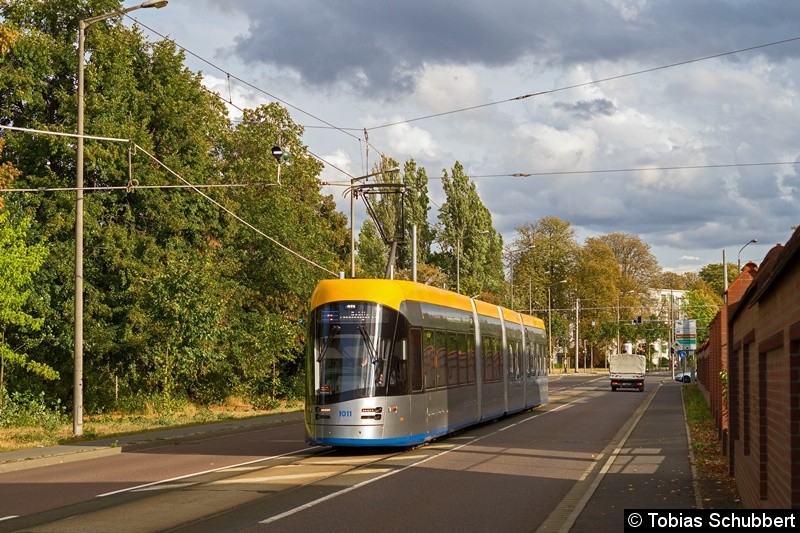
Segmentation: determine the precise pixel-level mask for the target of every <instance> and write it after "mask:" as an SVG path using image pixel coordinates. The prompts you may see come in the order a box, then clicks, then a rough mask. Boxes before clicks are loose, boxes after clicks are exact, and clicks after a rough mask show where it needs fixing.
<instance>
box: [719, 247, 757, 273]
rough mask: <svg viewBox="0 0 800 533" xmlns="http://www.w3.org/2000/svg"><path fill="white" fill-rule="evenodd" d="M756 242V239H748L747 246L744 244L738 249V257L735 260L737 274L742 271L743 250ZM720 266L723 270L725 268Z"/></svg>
mask: <svg viewBox="0 0 800 533" xmlns="http://www.w3.org/2000/svg"><path fill="white" fill-rule="evenodd" d="M757 242H758V239H750V242H748V243H747V244H745V245H744V246H742V247H741V248H739V255H738V257H737V259H738V260H737V265H738V269H739V272H741V271H742V250H744V249H745V248H747V247H748V246H750V245H751V244H753V243H757ZM722 266H723V268H724V267H725V265H722Z"/></svg>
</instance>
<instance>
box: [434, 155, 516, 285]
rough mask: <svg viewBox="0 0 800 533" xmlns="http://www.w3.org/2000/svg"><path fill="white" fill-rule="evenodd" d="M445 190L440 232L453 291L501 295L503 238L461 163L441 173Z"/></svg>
mask: <svg viewBox="0 0 800 533" xmlns="http://www.w3.org/2000/svg"><path fill="white" fill-rule="evenodd" d="M442 189H443V190H444V193H445V195H446V197H447V200H446V201H445V202H444V204H442V206H441V208H440V209H439V227H438V231H437V233H438V240H439V242H440V243H441V245H442V249H443V250H444V249H445V247H447V248H449V250H448V251H447V252H446V253H445V252H443V254H442V257H441V258H440V266H443V267H445V269H446V271H447V272H448V274H449V278H450V283H451V288H452V289H456V288H460V291H461V293H462V294H470V295H472V294H482V293H491V294H494V295H496V296H500V295H502V294H503V293H504V292H505V291H504V288H505V287H504V275H503V262H502V247H503V242H502V237H501V236H500V234H498V233H497V232H496V231H495V229H494V228H493V226H492V216H491V213H490V212H489V210H488V209H487V208H486V206H485V205H484V204H483V202H482V201H481V199H480V197H479V196H478V191H477V189H476V187H475V183H474V182H473V181H472V180H471V179H470V178H469V176H467V174H466V173H465V172H464V167H463V166H462V165H461V163H459V162H456V163H455V165H453V168H452V173H451V174H448V172H447V170H446V169H445V170H443V171H442Z"/></svg>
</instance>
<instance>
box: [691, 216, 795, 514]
mask: <svg viewBox="0 0 800 533" xmlns="http://www.w3.org/2000/svg"><path fill="white" fill-rule="evenodd" d="M748 269H749V271H750V273H751V274H753V275H754V278H753V280H752V282H751V283H748V284H747V285H748V286H746V287H744V288H743V289H742V287H741V286H740V285H737V284H736V283H734V284H733V285H732V286H731V287H730V288H729V293H728V294H729V299H730V297H731V290H730V289H734V292H735V291H739V290H740V289H741V293H739V294H738V296H740V297H741V300H740V301H738V302H737V303H733V304H731V306H730V307H729V308H728V313H729V316H728V339H730V345H729V350H728V351H729V354H728V364H729V369H728V374H729V395H728V400H729V401H728V411H729V412H728V414H729V426H730V434H729V435H730V442H729V446H728V459H729V464H730V468H731V472H732V473H733V475H734V477H735V478H736V483H737V486H738V488H739V494H740V496H741V497H742V504H743V506H744V507H746V508H800V353H798V350H800V230H799V231H798V232H795V234H794V236H793V237H792V239H790V240H789V242H787V244H786V247H782V246H776V247H775V248H773V249H772V250H771V251H770V253H769V254H767V257H766V258H765V259H764V262H763V263H762V264H761V266H760V267H759V268H758V269H757V270H756V268H755V265H752V264H748V265H746V267H745V269H743V272H742V276H743V275H744V274H745V272H746V271H748ZM740 278H741V276H740ZM738 280H739V278H737V281H738ZM734 285H737V286H736V287H734ZM741 285H744V283H742V284H741ZM734 297H735V295H734ZM721 344H722V343H721V342H720V345H721ZM709 357H711V356H710V355H709ZM707 364H709V365H710V364H711V362H710V361H709V363H707ZM713 390H714V389H713V387H709V393H710V398H711V397H713V394H712V391H713ZM712 401H713V400H712Z"/></svg>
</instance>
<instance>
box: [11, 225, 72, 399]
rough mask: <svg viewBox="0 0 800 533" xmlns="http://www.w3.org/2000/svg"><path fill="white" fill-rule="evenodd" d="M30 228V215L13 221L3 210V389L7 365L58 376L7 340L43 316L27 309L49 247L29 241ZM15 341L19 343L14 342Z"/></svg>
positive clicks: (43, 375) (31, 327) (44, 376)
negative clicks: (38, 315) (38, 272)
mask: <svg viewBox="0 0 800 533" xmlns="http://www.w3.org/2000/svg"><path fill="white" fill-rule="evenodd" d="M29 229H30V221H29V220H28V219H23V220H21V221H20V222H19V223H18V224H14V223H12V222H11V220H10V219H9V215H8V213H6V212H4V211H0V272H2V273H3V275H2V276H0V389H3V390H4V386H5V379H6V376H5V375H6V367H7V365H8V366H9V368H10V369H14V368H21V369H24V370H26V371H27V372H29V373H31V374H33V375H35V376H38V377H40V378H42V379H46V380H56V379H58V372H56V371H55V370H54V369H53V368H52V367H51V366H49V365H48V364H46V363H42V362H39V361H36V360H34V359H31V358H30V357H29V356H28V355H27V354H25V353H23V352H22V351H20V350H19V349H16V350H15V349H13V347H12V345H11V344H9V343H7V342H6V333H7V332H9V331H12V330H20V331H31V332H33V331H37V330H38V329H39V328H41V326H42V323H43V320H42V319H41V318H34V317H33V316H31V315H30V314H29V313H28V312H27V311H26V307H27V304H28V300H29V299H30V297H31V293H32V285H33V277H34V275H35V274H36V271H37V270H39V268H40V267H41V266H42V263H43V262H44V259H45V257H46V255H47V250H46V248H45V246H44V245H42V244H34V245H29V244H28V243H27V242H26V239H27V238H28V233H29ZM13 344H16V343H13Z"/></svg>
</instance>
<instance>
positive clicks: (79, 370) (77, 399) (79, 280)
mask: <svg viewBox="0 0 800 533" xmlns="http://www.w3.org/2000/svg"><path fill="white" fill-rule="evenodd" d="M168 2H169V0H147V1H146V2H142V3H141V4H139V5H138V6H133V7H127V8H124V9H120V10H119V11H113V12H111V13H106V14H105V15H98V16H96V17H89V18H87V19H83V20H81V21H79V22H78V148H77V157H76V174H75V181H76V187H75V353H74V360H75V361H74V365H75V368H74V375H73V379H74V381H73V387H74V390H73V404H74V405H73V422H72V430H73V433H75V435H76V436H80V435H83V60H84V42H85V40H86V28H88V27H89V26H91V25H92V24H94V23H95V22H100V21H103V20H106V19H110V18H112V17H117V16H120V15H124V14H125V13H130V12H131V11H133V10H135V9H140V8H147V7H155V8H162V7H164V6H166V5H167V3H168Z"/></svg>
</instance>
